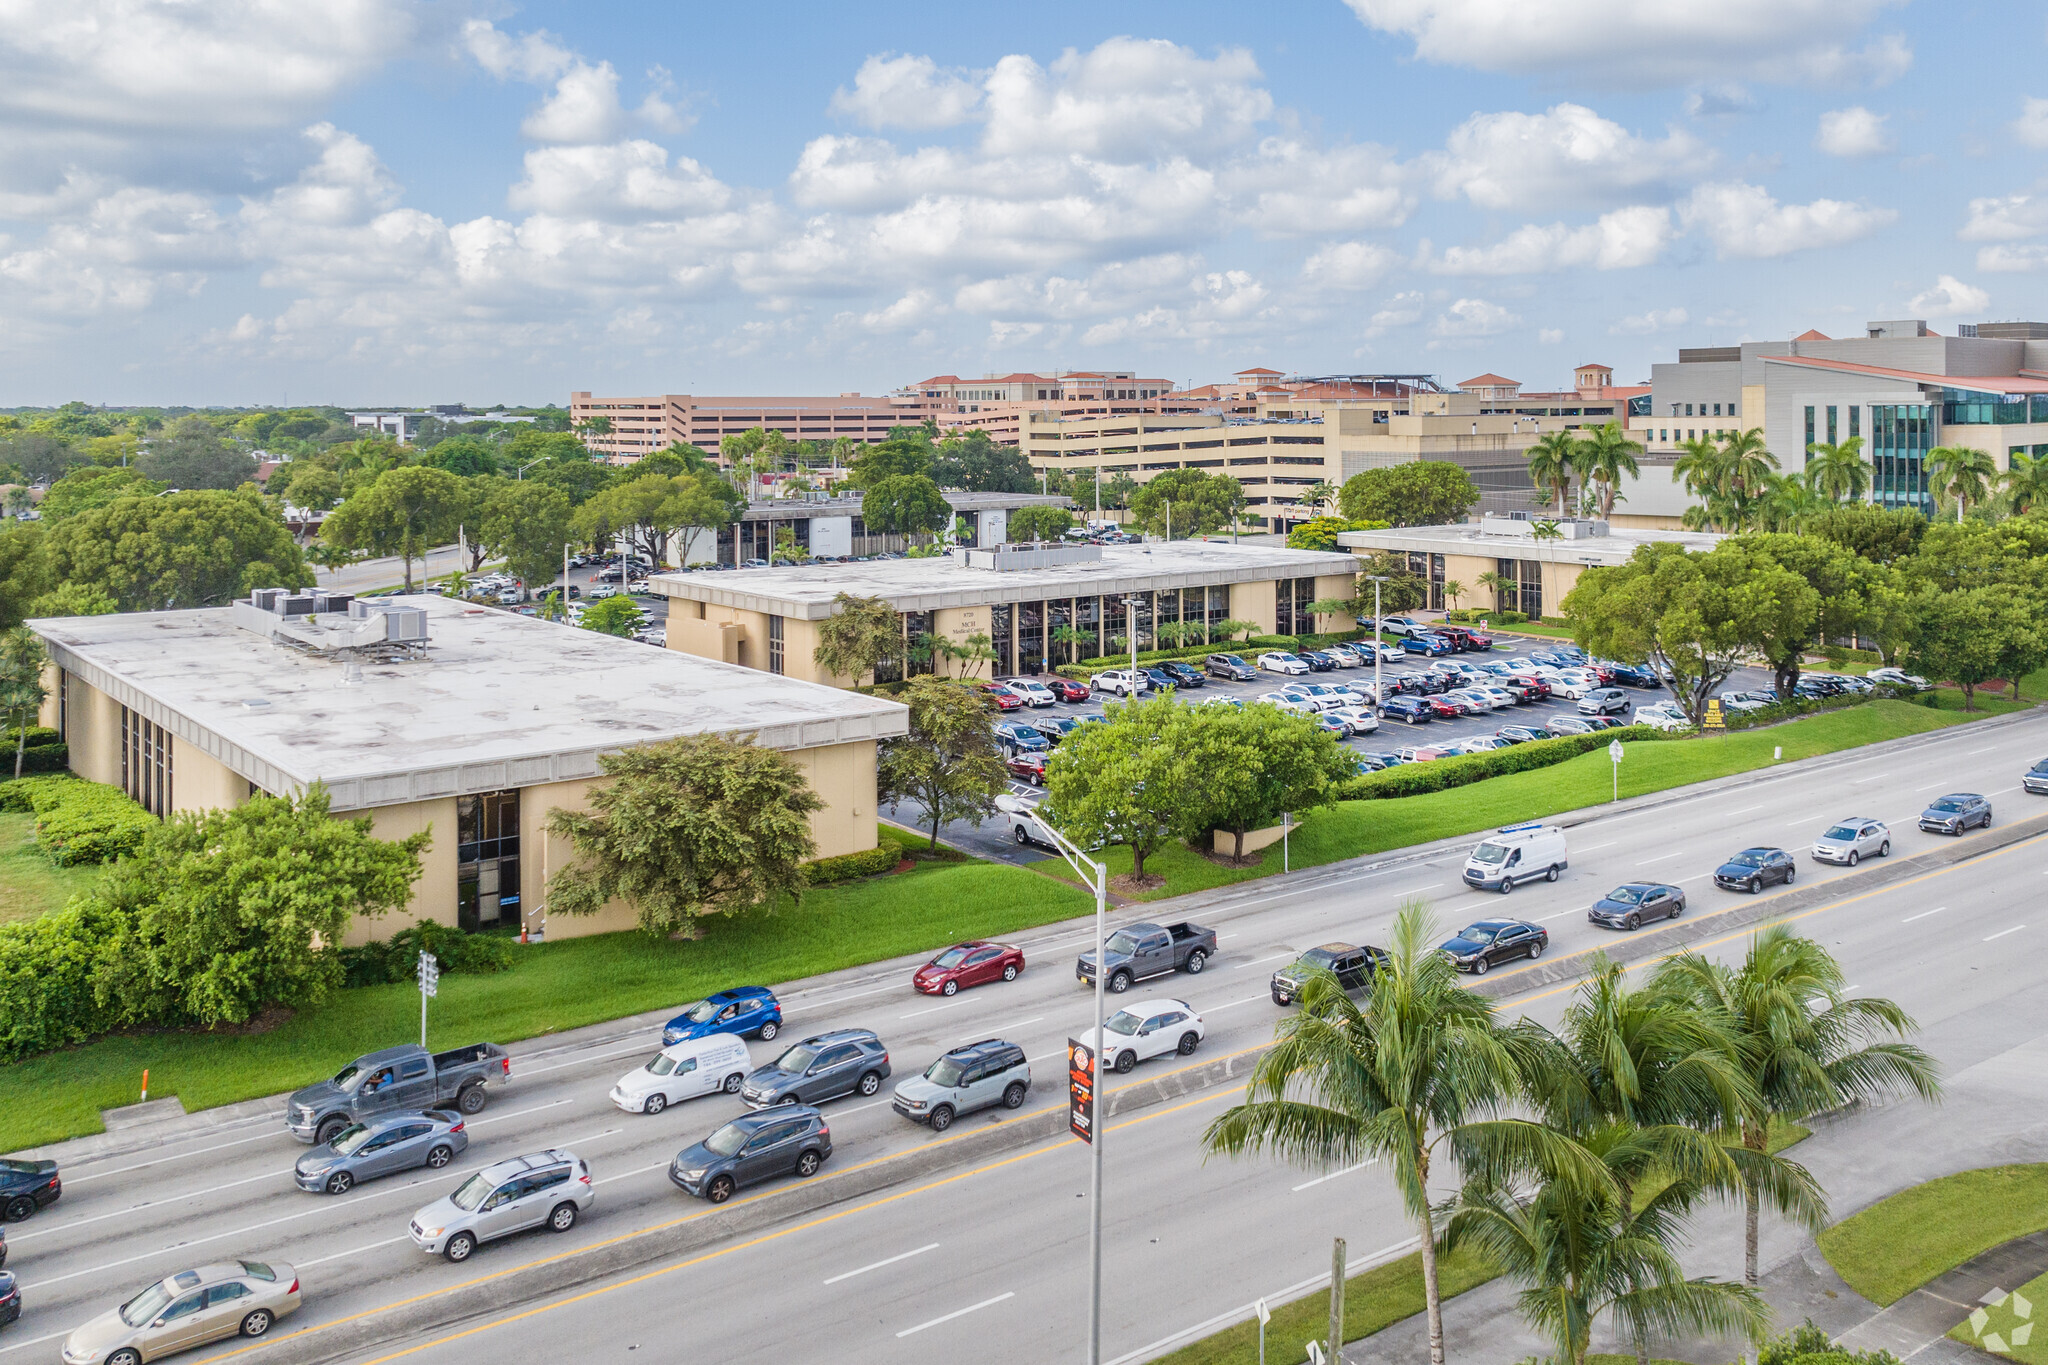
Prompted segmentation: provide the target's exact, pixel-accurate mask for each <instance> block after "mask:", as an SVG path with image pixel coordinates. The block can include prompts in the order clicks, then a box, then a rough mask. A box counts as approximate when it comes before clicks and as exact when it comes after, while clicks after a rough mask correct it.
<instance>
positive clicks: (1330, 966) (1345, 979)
mask: <svg viewBox="0 0 2048 1365" xmlns="http://www.w3.org/2000/svg"><path fill="white" fill-rule="evenodd" d="M1387 960H1388V958H1387V953H1386V951H1385V950H1384V949H1381V948H1361V947H1359V946H1358V945H1357V944H1355V943H1324V944H1321V945H1319V946H1317V947H1314V948H1310V949H1308V950H1307V951H1306V952H1304V953H1302V954H1301V956H1299V957H1297V958H1295V959H1294V961H1292V962H1290V963H1288V964H1287V965H1286V966H1285V967H1282V968H1281V969H1280V970H1279V971H1277V972H1274V973H1273V979H1272V980H1271V981H1270V982H1268V983H1267V989H1268V990H1269V991H1271V992H1272V995H1273V1003H1274V1004H1276V1005H1279V1006H1281V1007H1283V1008H1285V1007H1286V1006H1288V1005H1291V1004H1293V1003H1294V1002H1295V1001H1296V1000H1297V999H1299V998H1300V997H1301V989H1302V987H1303V986H1305V985H1307V984H1308V980H1309V978H1310V977H1311V976H1313V975H1314V974H1315V973H1317V972H1329V973H1330V974H1332V975H1333V976H1335V977H1336V978H1337V984H1338V985H1339V986H1342V987H1343V988H1344V989H1345V990H1347V991H1355V990H1361V989H1363V988H1364V987H1366V986H1368V985H1370V984H1371V982H1372V974H1373V972H1374V971H1376V970H1377V969H1378V968H1379V966H1380V964H1381V963H1383V962H1386V961H1387Z"/></svg>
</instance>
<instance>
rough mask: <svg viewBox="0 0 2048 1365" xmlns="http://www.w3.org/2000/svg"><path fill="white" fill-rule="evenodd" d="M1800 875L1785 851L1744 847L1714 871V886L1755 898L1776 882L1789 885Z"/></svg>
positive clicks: (1789, 855)
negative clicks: (1741, 892)
mask: <svg viewBox="0 0 2048 1365" xmlns="http://www.w3.org/2000/svg"><path fill="white" fill-rule="evenodd" d="M1798 875H1799V868H1798V866H1797V865H1796V864H1794V862H1793V861H1792V855H1791V854H1789V853H1787V852H1786V851H1785V850H1784V849H1782V848H1745V849H1743V850H1742V852H1740V853H1738V854H1736V855H1735V856H1734V857H1732V858H1730V859H1729V860H1728V861H1727V862H1725V863H1722V864H1721V865H1720V866H1719V867H1717V868H1715V869H1714V885H1716V886H1718V887H1720V888H1721V889H1722V890H1724V891H1747V892H1749V893H1750V894H1751V895H1755V894H1756V893H1757V892H1759V891H1761V890H1763V889H1764V888H1765V887H1766V886H1769V885H1770V884H1771V883H1773V882H1783V883H1784V884H1785V885H1787V886H1790V885H1791V884H1792V882H1793V879H1794V878H1796V877H1797V876H1798Z"/></svg>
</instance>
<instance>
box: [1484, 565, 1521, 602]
mask: <svg viewBox="0 0 2048 1365" xmlns="http://www.w3.org/2000/svg"><path fill="white" fill-rule="evenodd" d="M1479 585H1480V586H1481V587H1483V588H1490V589H1492V591H1493V609H1494V610H1495V611H1511V610H1513V608H1512V607H1510V606H1509V603H1511V602H1515V601H1518V600H1520V599H1519V595H1520V593H1521V591H1522V583H1521V580H1520V579H1516V578H1510V577H1508V576H1507V575H1506V574H1503V573H1495V572H1494V571H1493V570H1491V569H1488V570H1487V571H1486V572H1485V573H1483V574H1481V575H1479Z"/></svg>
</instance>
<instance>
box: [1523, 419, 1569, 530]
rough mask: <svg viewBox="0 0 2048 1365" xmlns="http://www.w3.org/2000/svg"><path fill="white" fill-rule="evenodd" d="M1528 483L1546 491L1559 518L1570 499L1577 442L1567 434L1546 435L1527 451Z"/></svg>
mask: <svg viewBox="0 0 2048 1365" xmlns="http://www.w3.org/2000/svg"><path fill="white" fill-rule="evenodd" d="M1527 454H1528V459H1529V482H1530V483H1532V484H1534V485H1536V487H1537V488H1538V489H1539V490H1541V489H1545V488H1547V489H1549V490H1550V500H1551V503H1552V505H1553V506H1554V507H1555V508H1556V509H1557V514H1558V515H1559V516H1563V515H1564V508H1565V501H1566V499H1567V498H1569V497H1570V496H1571V490H1572V475H1573V474H1575V473H1577V472H1578V459H1579V441H1578V438H1577V437H1576V436H1573V435H1572V434H1571V433H1570V432H1568V431H1546V432H1544V433H1543V435H1541V436H1540V437H1538V438H1537V439H1536V442H1535V444H1534V445H1531V446H1530V447H1529V449H1528V452H1527Z"/></svg>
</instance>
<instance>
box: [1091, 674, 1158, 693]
mask: <svg viewBox="0 0 2048 1365" xmlns="http://www.w3.org/2000/svg"><path fill="white" fill-rule="evenodd" d="M1151 685H1152V680H1151V679H1150V678H1147V677H1146V676H1145V675H1144V674H1143V673H1133V672H1131V670H1130V669H1128V668H1112V669H1110V670H1109V672H1107V673H1097V674H1096V675H1095V676H1094V677H1092V678H1090V679H1089V680H1088V688H1089V690H1090V691H1092V692H1114V693H1116V695H1118V696H1119V697H1128V696H1130V695H1131V694H1132V693H1134V692H1143V691H1145V690H1146V689H1147V688H1149V687H1150V686H1151Z"/></svg>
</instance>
